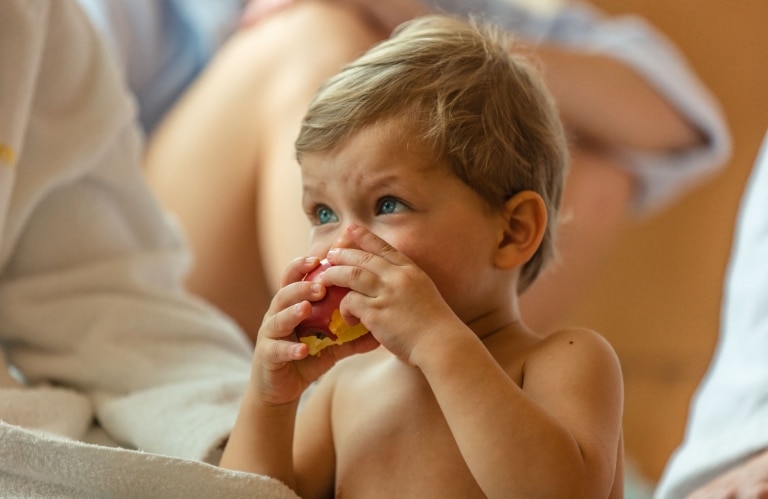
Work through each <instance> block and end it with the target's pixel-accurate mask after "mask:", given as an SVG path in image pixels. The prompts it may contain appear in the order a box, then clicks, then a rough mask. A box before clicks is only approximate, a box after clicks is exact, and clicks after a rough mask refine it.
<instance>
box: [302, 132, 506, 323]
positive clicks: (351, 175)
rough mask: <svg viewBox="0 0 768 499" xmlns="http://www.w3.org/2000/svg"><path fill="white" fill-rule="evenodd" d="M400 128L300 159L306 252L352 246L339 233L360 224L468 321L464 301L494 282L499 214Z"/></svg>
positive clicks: (484, 293) (469, 310) (318, 253)
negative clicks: (404, 259)
mask: <svg viewBox="0 0 768 499" xmlns="http://www.w3.org/2000/svg"><path fill="white" fill-rule="evenodd" d="M397 124H398V121H397V120H391V121H388V122H386V123H384V124H377V125H373V126H369V127H366V128H364V129H363V130H362V131H361V132H359V133H358V134H357V135H355V136H353V137H352V138H351V139H350V140H348V141H347V142H346V143H343V144H342V146H341V147H338V148H337V149H336V150H334V151H332V152H330V153H322V154H307V155H304V156H303V157H302V162H301V163H302V166H301V168H302V179H303V187H304V196H303V204H304V210H305V212H306V213H307V216H308V217H309V219H310V222H311V223H312V229H311V235H310V254H312V255H315V256H320V257H322V256H325V254H326V253H327V252H328V250H329V249H330V248H331V247H338V246H350V245H351V244H352V243H351V242H350V241H349V240H348V239H346V237H347V236H346V235H345V230H344V229H345V228H346V227H347V226H348V225H349V224H350V223H355V224H357V225H361V226H364V227H366V228H368V229H369V230H370V231H372V232H374V233H375V234H377V235H378V236H379V237H381V238H382V239H384V240H385V241H387V242H388V243H389V244H391V245H392V246H393V247H395V248H396V249H398V250H399V251H401V252H402V253H404V254H405V255H406V256H408V257H409V258H410V259H412V260H413V261H414V262H415V263H416V264H417V265H419V267H421V269H422V270H424V271H425V272H426V273H427V274H428V275H429V276H430V277H431V278H432V280H433V281H434V282H435V284H436V285H437V287H438V289H439V290H440V292H441V294H442V295H443V298H444V299H445V300H446V301H447V302H448V304H449V305H450V306H451V307H452V308H453V310H454V311H455V312H456V313H457V314H458V315H459V316H460V317H462V319H464V320H467V319H469V318H470V317H471V315H472V314H474V313H475V310H474V307H473V306H472V304H471V302H472V300H471V299H468V297H471V296H478V297H481V296H487V292H488V291H489V290H488V289H487V287H488V286H491V283H492V282H496V281H498V278H497V279H493V278H492V275H491V273H492V272H498V269H495V268H494V263H493V262H494V260H493V255H494V250H495V249H496V248H498V246H499V243H500V242H501V238H502V236H503V227H504V221H503V217H502V215H501V214H500V213H494V212H492V210H490V209H489V208H488V207H487V205H486V203H485V201H484V200H483V199H482V198H481V197H480V195H479V194H477V193H476V192H475V191H474V190H473V189H471V188H470V187H469V186H468V185H466V184H465V183H464V182H462V181H461V180H460V179H459V178H458V177H456V176H455V175H454V174H453V172H452V171H451V170H450V169H449V168H448V167H447V166H446V165H443V164H439V163H435V161H434V157H433V155H432V153H431V151H429V149H428V148H427V147H426V146H425V145H423V144H421V143H419V142H417V141H414V140H412V139H411V140H410V141H409V140H408V138H407V137H405V134H401V133H397V128H396V127H397Z"/></svg>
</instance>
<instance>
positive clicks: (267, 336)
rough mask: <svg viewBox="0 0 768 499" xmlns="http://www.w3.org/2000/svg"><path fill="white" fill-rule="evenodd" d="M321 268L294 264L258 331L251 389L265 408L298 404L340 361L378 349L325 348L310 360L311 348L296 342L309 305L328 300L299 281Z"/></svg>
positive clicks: (309, 261) (357, 345) (313, 261)
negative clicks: (305, 393)
mask: <svg viewBox="0 0 768 499" xmlns="http://www.w3.org/2000/svg"><path fill="white" fill-rule="evenodd" d="M318 263H319V259H318V258H315V257H310V258H298V259H296V260H294V261H293V262H291V263H290V264H289V265H288V268H287V269H286V272H285V275H284V277H283V282H282V286H283V287H282V288H281V289H280V290H279V291H278V292H277V293H276V294H275V296H274V298H273V299H272V303H271V304H270V307H269V310H267V313H266V314H265V315H264V321H263V322H262V324H261V328H259V334H258V336H257V338H256V347H255V350H254V357H253V367H252V374H251V387H252V389H254V390H255V395H256V396H257V397H258V398H259V399H260V400H262V402H264V403H269V404H286V403H291V402H295V401H296V400H298V399H299V397H300V396H301V394H302V392H303V391H304V390H305V389H306V388H307V386H309V384H310V383H312V382H313V381H315V380H316V379H317V378H319V377H320V376H321V375H322V374H323V373H325V372H326V371H327V370H328V369H330V368H331V367H332V366H333V365H334V364H335V363H336V361H338V360H339V359H341V358H343V357H346V356H349V355H352V354H354V353H362V352H365V351H369V350H372V349H373V348H375V347H376V346H378V344H377V343H376V342H375V341H373V339H371V340H370V341H355V342H351V343H347V344H344V345H340V346H335V347H331V348H327V349H325V350H324V351H323V354H322V355H320V356H316V357H314V356H310V355H309V351H308V348H307V345H305V344H304V343H300V342H298V341H297V339H296V334H295V333H294V328H296V326H298V324H299V323H300V322H301V321H303V320H304V319H306V318H307V317H309V314H310V312H311V309H312V307H311V304H310V301H314V300H319V299H321V298H322V297H323V296H324V295H325V287H324V286H323V285H321V284H318V283H313V282H309V281H302V280H301V279H302V278H303V277H304V275H306V274H307V273H308V272H310V271H311V270H312V269H314V268H315V267H316V266H317V265H318Z"/></svg>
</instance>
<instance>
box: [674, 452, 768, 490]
mask: <svg viewBox="0 0 768 499" xmlns="http://www.w3.org/2000/svg"><path fill="white" fill-rule="evenodd" d="M688 499H768V450H765V451H763V452H761V453H760V454H757V455H756V456H755V457H753V458H752V459H750V460H749V461H747V462H746V463H744V464H742V465H739V466H737V467H735V468H733V469H731V470H730V471H728V472H727V473H725V474H723V475H721V476H720V477H718V478H716V479H715V480H713V481H711V482H709V483H708V484H706V485H705V486H703V487H701V488H700V489H698V490H696V491H695V492H693V493H692V494H691V495H689V496H688Z"/></svg>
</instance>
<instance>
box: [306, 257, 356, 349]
mask: <svg viewBox="0 0 768 499" xmlns="http://www.w3.org/2000/svg"><path fill="white" fill-rule="evenodd" d="M331 266H332V264H331V263H330V262H329V261H328V260H326V259H323V260H322V261H321V262H320V265H319V266H318V267H317V268H315V270H313V271H312V272H310V273H309V274H307V275H305V276H304V280H305V281H311V280H313V279H315V278H316V277H317V276H318V275H319V274H320V273H322V272H324V271H325V270H327V269H328V268H329V267H331ZM347 293H349V288H343V287H341V286H329V287H328V288H326V291H325V296H324V297H323V298H322V299H321V300H318V301H314V302H312V312H311V314H310V316H309V317H308V318H306V319H304V320H303V321H302V322H301V323H300V324H299V325H298V326H297V327H296V336H297V337H298V338H299V341H301V342H302V343H305V344H306V345H307V346H308V347H309V353H310V355H319V354H320V351H321V350H323V349H324V348H327V347H329V346H331V345H341V344H342V343H346V342H348V341H352V340H356V339H357V338H359V337H361V336H363V335H364V334H366V333H368V328H366V327H365V326H364V325H363V323H362V322H360V323H357V324H355V325H354V326H352V325H350V324H348V323H347V322H346V321H345V320H344V318H343V317H342V316H341V312H340V311H339V304H340V303H341V299H342V298H344V296H346V294H347Z"/></svg>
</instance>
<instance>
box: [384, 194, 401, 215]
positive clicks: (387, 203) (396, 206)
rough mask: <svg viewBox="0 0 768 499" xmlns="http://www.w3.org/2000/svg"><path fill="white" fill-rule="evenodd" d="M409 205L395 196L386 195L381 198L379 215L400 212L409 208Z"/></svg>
mask: <svg viewBox="0 0 768 499" xmlns="http://www.w3.org/2000/svg"><path fill="white" fill-rule="evenodd" d="M407 208H408V207H407V206H406V205H405V204H403V202H402V201H399V200H397V199H395V198H393V197H386V198H382V199H380V200H379V206H378V209H377V214H378V215H388V214H391V213H398V212H400V211H403V210H405V209H407Z"/></svg>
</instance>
